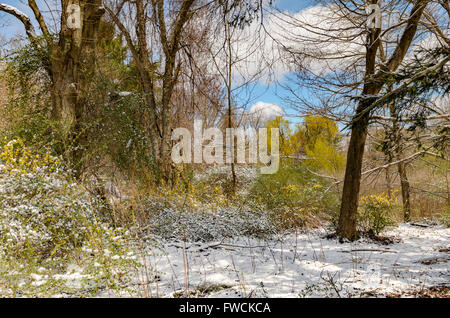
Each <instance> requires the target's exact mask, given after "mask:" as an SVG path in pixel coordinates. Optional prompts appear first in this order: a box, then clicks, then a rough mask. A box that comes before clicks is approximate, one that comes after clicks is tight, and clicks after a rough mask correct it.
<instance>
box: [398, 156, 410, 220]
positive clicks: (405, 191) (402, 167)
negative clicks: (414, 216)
mask: <svg viewBox="0 0 450 318" xmlns="http://www.w3.org/2000/svg"><path fill="white" fill-rule="evenodd" d="M400 157H401V156H399V158H400ZM398 174H399V175H400V184H401V187H402V203H403V219H404V221H405V222H409V221H411V204H410V199H409V196H410V190H409V181H408V177H407V175H406V164H405V163H404V162H400V163H399V164H398Z"/></svg>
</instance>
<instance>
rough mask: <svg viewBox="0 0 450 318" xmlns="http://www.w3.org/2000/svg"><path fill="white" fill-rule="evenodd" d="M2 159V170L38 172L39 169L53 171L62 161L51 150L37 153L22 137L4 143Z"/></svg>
mask: <svg viewBox="0 0 450 318" xmlns="http://www.w3.org/2000/svg"><path fill="white" fill-rule="evenodd" d="M0 161H1V163H2V170H7V171H9V172H10V173H14V172H21V173H26V172H38V170H45V171H48V172H53V171H55V169H56V167H57V165H59V163H60V161H59V160H58V159H57V158H55V157H53V156H51V155H50V153H49V152H46V153H45V154H44V155H40V154H36V153H35V152H33V150H32V149H31V148H29V147H27V146H25V144H24V143H23V141H22V140H20V139H16V140H12V141H10V142H5V143H4V145H3V147H2V148H1V153H0Z"/></svg>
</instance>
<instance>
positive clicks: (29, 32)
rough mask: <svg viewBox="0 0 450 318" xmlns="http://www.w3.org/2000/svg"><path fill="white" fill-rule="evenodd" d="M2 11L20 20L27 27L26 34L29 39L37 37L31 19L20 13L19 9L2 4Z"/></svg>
mask: <svg viewBox="0 0 450 318" xmlns="http://www.w3.org/2000/svg"><path fill="white" fill-rule="evenodd" d="M0 11H3V12H6V13H9V14H11V15H13V16H15V17H16V18H17V19H19V20H20V21H21V22H22V24H23V25H24V27H25V32H26V33H27V35H28V37H29V38H35V37H36V31H35V30H34V27H33V24H32V23H31V20H30V18H29V17H28V16H27V15H26V14H25V13H23V12H22V11H20V10H19V9H17V8H15V7H13V6H10V5H9V4H4V3H0Z"/></svg>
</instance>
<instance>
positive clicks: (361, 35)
mask: <svg viewBox="0 0 450 318" xmlns="http://www.w3.org/2000/svg"><path fill="white" fill-rule="evenodd" d="M319 2H321V1H319ZM378 5H379V6H380V7H381V11H380V12H381V13H382V14H381V15H380V16H377V15H375V16H376V17H377V18H380V22H381V23H380V24H379V25H378V24H377V23H372V25H370V24H368V23H367V20H368V17H369V16H370V17H374V15H372V13H373V12H372V11H373V10H370V9H373V8H376V6H378ZM446 7H448V4H446V2H445V1H441V2H439V3H434V2H431V1H428V0H419V1H415V2H410V1H378V2H377V1H376V0H371V1H339V0H337V1H324V2H323V3H322V5H320V6H317V7H314V8H311V9H309V11H308V10H307V11H308V12H310V13H312V14H311V16H309V19H306V18H303V19H302V17H298V16H290V15H288V14H286V13H283V12H279V13H278V14H277V16H278V18H279V19H280V21H281V22H280V26H281V28H282V30H283V33H284V34H285V35H284V36H283V37H282V39H284V41H280V44H281V45H282V46H283V47H284V49H285V51H286V52H288V53H290V55H291V57H292V62H293V64H294V65H296V66H297V71H298V72H297V80H298V81H297V82H298V83H300V85H302V86H307V87H310V88H313V90H315V92H316V95H315V98H314V99H313V101H308V100H307V98H304V97H302V96H298V94H297V95H294V96H297V97H298V98H297V103H298V100H300V101H301V104H302V105H303V106H304V107H305V108H307V109H309V110H310V111H311V110H312V111H315V112H317V111H318V112H319V113H320V114H325V115H326V116H327V117H328V116H329V117H332V118H335V119H338V120H340V121H342V122H345V123H347V127H349V128H350V130H351V137H350V141H349V146H348V153H347V164H346V172H345V179H344V186H343V193H342V202H341V210H340V217H339V225H338V234H339V236H340V237H343V238H347V239H350V240H354V239H356V238H357V232H356V212H357V207H358V197H359V191H360V184H361V175H362V168H363V156H364V150H365V144H366V138H367V131H368V127H369V123H370V119H371V116H372V115H373V114H374V113H376V111H377V110H380V109H383V108H384V107H386V106H387V105H388V104H389V103H388V100H389V99H390V98H391V97H392V96H393V95H395V94H396V93H397V92H398V90H401V89H403V88H404V87H405V86H407V85H409V84H410V83H411V82H409V83H408V81H405V83H403V84H402V85H400V86H403V88H402V87H397V88H396V89H394V90H393V91H389V83H390V82H391V79H392V76H393V74H395V72H396V71H398V70H399V68H401V67H402V63H404V62H405V58H406V57H407V55H408V53H410V52H411V51H412V48H413V47H414V46H415V45H416V44H417V43H419V42H420V40H422V39H423V38H426V37H433V38H434V39H436V41H437V44H438V45H439V44H441V43H448V39H447V38H446V35H445V32H444V31H443V30H445V29H443V27H445V25H446V22H442V21H443V20H442V19H441V17H442V16H443V15H444V14H445V15H448V10H447V9H446ZM367 9H369V10H368V13H366V10H367ZM381 16H382V17H383V19H381ZM313 19H319V20H313ZM293 30H294V31H293ZM447 61H448V59H445V58H444V59H443V60H440V61H438V62H437V63H436V64H435V65H433V66H430V68H429V69H426V70H424V71H423V73H422V74H420V76H423V75H424V74H427V73H430V72H434V71H436V70H438V69H440V68H442V67H443V65H445V64H446V63H447ZM411 80H414V79H411ZM291 91H292V92H293V93H294V94H295V90H294V89H293V90H291Z"/></svg>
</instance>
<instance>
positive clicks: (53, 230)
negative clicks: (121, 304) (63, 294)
mask: <svg viewBox="0 0 450 318" xmlns="http://www.w3.org/2000/svg"><path fill="white" fill-rule="evenodd" d="M1 149H2V150H1V153H0V283H1V284H0V285H2V286H3V287H5V286H7V288H6V289H7V291H4V293H6V294H8V293H11V294H12V295H17V293H18V291H21V292H19V294H20V293H23V292H25V291H26V292H27V293H30V295H40V293H39V291H35V290H34V289H35V288H43V287H42V286H43V285H45V286H46V291H47V292H49V291H51V290H56V291H59V290H61V289H65V288H66V287H68V286H67V285H66V284H65V283H62V284H58V283H57V282H61V280H65V279H66V278H67V277H69V278H70V277H72V278H76V279H77V280H78V281H79V280H80V279H82V278H88V279H89V281H90V283H89V285H92V283H97V284H94V285H96V286H97V287H98V286H99V284H100V285H105V284H106V285H108V286H112V285H114V284H116V282H117V279H119V278H120V277H121V275H124V273H127V271H128V270H129V269H128V267H129V266H134V265H135V264H134V260H133V259H131V258H124V257H123V255H127V253H128V250H127V248H128V246H127V242H126V235H125V233H124V231H122V230H120V229H114V228H112V227H111V226H109V225H108V224H107V223H106V222H104V220H102V218H101V216H100V214H99V211H101V210H102V209H104V205H103V202H102V200H100V199H99V198H97V197H95V196H92V195H90V194H89V192H88V191H86V190H85V189H83V187H82V186H80V185H79V184H78V183H76V182H74V181H72V180H71V179H70V178H69V177H68V176H67V175H66V174H65V173H64V172H63V171H64V168H63V165H62V164H61V163H60V162H59V160H58V159H57V158H54V157H52V156H50V155H49V154H48V153H47V154H37V153H36V152H35V151H33V150H32V149H31V148H29V147H26V146H25V145H24V144H23V142H22V141H20V140H13V141H10V142H8V143H5V144H4V145H3V146H2V148H1ZM112 257H115V258H114V259H111V258H112ZM73 263H77V264H78V265H77V268H79V269H80V270H78V271H76V274H74V272H73V271H71V272H70V273H68V271H67V266H69V265H70V264H72V265H71V266H72V267H73ZM93 264H96V266H94V265H93ZM98 267H100V268H103V270H102V271H101V270H99V268H98ZM108 269H109V271H108ZM111 272H114V275H112V274H111ZM121 273H122V274H121ZM69 274H70V275H72V276H67V275H69ZM38 278H39V279H38ZM119 280H120V279H119ZM49 285H50V286H51V287H53V288H51V287H49ZM63 287H64V288H63ZM90 288H93V287H92V286H91V287H90ZM34 292H36V294H33V293H34Z"/></svg>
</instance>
